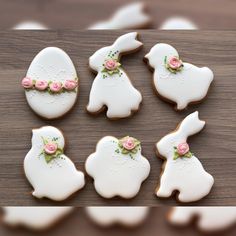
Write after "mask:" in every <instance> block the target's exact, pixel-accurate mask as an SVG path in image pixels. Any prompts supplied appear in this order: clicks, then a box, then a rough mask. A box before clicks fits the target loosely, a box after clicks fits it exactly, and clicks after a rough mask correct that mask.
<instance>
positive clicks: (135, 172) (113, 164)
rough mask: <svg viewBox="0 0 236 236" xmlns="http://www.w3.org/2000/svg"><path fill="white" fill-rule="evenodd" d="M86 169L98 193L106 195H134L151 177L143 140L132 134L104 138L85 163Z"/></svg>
mask: <svg viewBox="0 0 236 236" xmlns="http://www.w3.org/2000/svg"><path fill="white" fill-rule="evenodd" d="M85 168H86V172H87V173H88V174H89V175H90V176H91V177H92V178H93V179H94V186H95V189H96V191H97V193H98V194H100V195H101V196H102V197H104V198H112V197H115V196H120V197H123V198H132V197H134V196H135V195H136V194H137V193H138V192H139V190H140V187H141V184H142V182H143V181H144V180H145V179H146V178H147V177H148V175H149V172H150V164H149V162H148V160H147V159H146V158H145V157H144V156H142V154H141V144H140V142H139V141H138V140H137V139H135V138H132V137H129V136H127V137H124V138H122V139H120V140H119V139H117V138H115V137H111V136H106V137H104V138H102V139H101V140H100V141H99V142H98V144H97V147H96V151H95V152H94V153H93V154H91V155H90V156H89V157H88V159H87V160H86V163H85Z"/></svg>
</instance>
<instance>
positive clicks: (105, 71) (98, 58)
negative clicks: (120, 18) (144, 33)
mask: <svg viewBox="0 0 236 236" xmlns="http://www.w3.org/2000/svg"><path fill="white" fill-rule="evenodd" d="M136 37H137V33H136V32H133V33H128V34H125V35H122V36H121V37H119V38H118V39H117V40H116V41H115V42H114V43H113V44H112V45H111V46H107V47H104V48H101V49H99V50H98V51H96V52H95V53H94V54H93V55H92V56H91V57H90V58H89V66H90V67H91V69H92V70H93V71H97V72H98V74H97V76H96V78H95V80H94V82H93V85H92V88H91V91H90V97H89V103H88V106H87V110H88V112H90V113H99V112H100V111H102V110H103V108H104V107H105V106H106V107H107V117H108V118H110V119H118V118H125V117H128V116H130V115H131V114H132V112H133V111H137V110H138V108H139V105H140V103H141V101H142V96H141V93H140V92H139V91H138V90H137V89H135V88H134V86H133V85H132V83H131V81H130V79H129V77H128V76H127V74H126V73H125V71H124V70H123V68H122V66H121V63H120V57H121V55H122V54H123V53H129V52H131V51H134V50H137V49H138V48H140V47H141V46H142V43H141V42H139V41H138V40H137V39H136Z"/></svg>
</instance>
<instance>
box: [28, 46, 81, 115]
mask: <svg viewBox="0 0 236 236" xmlns="http://www.w3.org/2000/svg"><path fill="white" fill-rule="evenodd" d="M27 77H29V78H31V79H33V80H36V81H37V80H46V81H57V82H62V83H63V82H64V81H65V80H68V79H69V80H74V79H76V78H77V73H76V70H75V67H74V65H73V62H72V61H71V59H70V57H69V56H68V55H67V54H66V53H65V52H64V51H63V50H61V49H60V48H56V47H48V48H45V49H43V50H42V51H40V52H39V53H38V54H37V56H36V57H35V58H34V59H33V61H32V63H31V65H30V67H29V69H28V72H27ZM77 92H78V89H77V88H76V92H65V93H60V94H50V93H48V92H40V91H37V90H28V91H27V90H26V91H25V95H26V99H27V102H28V104H29V106H30V107H31V108H32V109H33V110H34V112H36V113H37V114H38V115H40V116H42V117H44V118H47V119H54V118H58V117H61V116H63V115H64V114H66V113H67V112H68V111H69V110H70V109H71V108H72V107H73V105H74V104H75V102H76V98H77Z"/></svg>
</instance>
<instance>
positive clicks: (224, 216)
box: [168, 207, 236, 232]
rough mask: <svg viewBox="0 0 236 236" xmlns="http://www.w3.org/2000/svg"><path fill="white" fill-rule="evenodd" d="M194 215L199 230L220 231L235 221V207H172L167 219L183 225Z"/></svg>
mask: <svg viewBox="0 0 236 236" xmlns="http://www.w3.org/2000/svg"><path fill="white" fill-rule="evenodd" d="M195 217H197V226H198V228H199V229H200V230H201V231H206V232H209V231H210V232H213V231H214V232H216V231H222V230H226V229H227V228H229V227H231V226H232V225H234V224H235V223H236V207H173V209H172V210H171V212H170V214H169V217H168V219H169V222H170V223H172V224H174V225H177V226H185V225H188V224H190V223H191V221H192V220H193V219H194V218H195Z"/></svg>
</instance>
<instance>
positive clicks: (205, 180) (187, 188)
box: [156, 112, 214, 202]
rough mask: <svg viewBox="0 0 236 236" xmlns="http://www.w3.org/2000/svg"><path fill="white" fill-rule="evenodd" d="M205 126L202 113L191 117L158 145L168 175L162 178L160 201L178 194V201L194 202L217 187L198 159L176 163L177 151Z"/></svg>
mask: <svg viewBox="0 0 236 236" xmlns="http://www.w3.org/2000/svg"><path fill="white" fill-rule="evenodd" d="M204 126H205V122H204V121H201V120H199V117H198V112H194V113H192V114H190V115H188V116H187V117H186V118H185V119H184V120H183V121H182V122H181V124H180V126H179V127H178V129H177V130H176V131H174V132H173V133H170V134H168V135H166V136H164V137H163V138H162V139H161V140H160V141H159V142H158V143H157V144H156V148H157V151H158V153H159V154H160V155H161V156H162V157H164V158H166V163H165V167H164V172H163V174H162V175H161V179H160V186H159V188H158V189H157V192H156V195H157V196H158V197H165V198H167V197H170V196H171V195H172V193H173V191H175V190H178V191H179V192H180V193H179V195H178V200H179V201H181V202H193V201H197V200H200V199H202V198H203V197H205V196H206V195H207V194H208V193H209V192H210V190H211V188H212V185H213V183H214V179H213V177H212V176H211V175H210V174H209V173H207V172H206V171H205V170H204V168H203V166H202V164H201V162H200V161H199V160H198V158H197V157H196V156H195V155H193V156H192V157H191V158H178V159H176V160H174V158H173V157H174V147H175V146H177V145H178V144H179V143H183V142H186V141H187V138H188V137H189V136H191V135H194V134H196V133H198V132H200V131H201V130H202V129H203V127H204Z"/></svg>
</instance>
